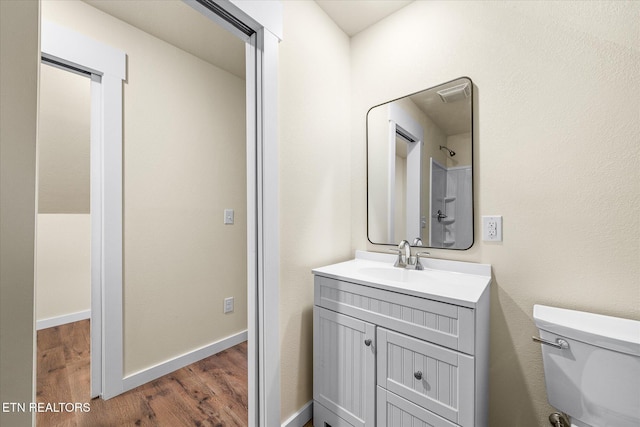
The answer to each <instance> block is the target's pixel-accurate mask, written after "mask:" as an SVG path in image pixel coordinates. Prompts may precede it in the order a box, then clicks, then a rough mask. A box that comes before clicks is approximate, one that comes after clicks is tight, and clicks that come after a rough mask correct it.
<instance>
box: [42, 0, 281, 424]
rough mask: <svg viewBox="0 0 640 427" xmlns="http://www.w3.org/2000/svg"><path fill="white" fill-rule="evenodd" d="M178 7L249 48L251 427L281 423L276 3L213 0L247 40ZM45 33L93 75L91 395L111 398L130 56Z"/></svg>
mask: <svg viewBox="0 0 640 427" xmlns="http://www.w3.org/2000/svg"><path fill="white" fill-rule="evenodd" d="M184 1H185V2H186V3H188V4H190V5H191V6H192V7H194V8H196V9H197V10H199V11H200V12H201V13H203V14H204V15H205V16H208V17H209V18H210V19H212V20H213V21H215V22H216V23H218V24H221V25H223V26H225V27H226V28H228V29H230V30H231V31H232V32H234V33H235V34H237V35H238V36H239V37H241V38H242V39H243V40H245V42H246V43H247V48H246V66H247V74H246V85H247V86H246V87H247V90H246V97H247V99H246V101H247V102H246V105H247V178H248V179H247V197H248V200H247V201H248V204H247V222H248V230H247V231H248V232H247V261H248V262H247V268H248V307H249V310H248V312H249V317H248V325H247V329H248V336H249V355H248V358H249V360H248V370H249V378H248V382H249V399H248V400H249V425H250V426H256V427H257V426H268V427H271V426H277V425H280V340H279V333H278V324H279V323H278V307H279V292H278V285H279V240H278V239H279V223H278V151H277V105H278V104H277V90H278V88H277V80H278V43H279V41H280V40H281V39H282V4H281V3H280V2H279V1H242V2H238V1H235V0H231V1H224V0H214V3H215V4H216V5H217V6H218V8H219V9H221V10H223V11H225V12H226V13H228V14H229V15H231V16H232V17H233V18H235V19H236V20H237V21H239V22H241V23H242V24H244V25H245V26H247V27H249V28H251V29H252V30H253V31H254V33H253V34H252V35H246V34H244V33H242V32H241V31H240V30H238V29H237V28H232V26H231V25H230V24H229V22H228V21H227V20H225V19H223V18H221V17H220V16H219V15H217V14H216V13H213V12H212V11H211V10H209V9H208V8H205V7H203V6H202V5H201V4H200V3H198V2H197V1H195V0H184ZM41 34H42V38H41V50H42V56H43V57H45V58H47V59H50V60H54V61H56V62H59V63H61V64H64V65H66V66H71V67H74V68H78V69H81V70H83V71H88V72H90V73H91V74H92V83H91V98H92V101H91V102H92V104H91V106H92V113H91V114H92V115H91V120H92V131H91V182H92V183H91V213H92V226H91V235H92V236H91V238H92V247H91V250H92V285H91V287H92V307H91V308H92V310H91V324H92V328H95V329H94V330H96V331H101V334H97V333H96V334H93V333H92V342H91V345H92V352H91V353H92V373H91V380H92V386H91V388H92V395H98V394H100V395H101V396H102V397H103V398H105V399H108V398H111V397H113V396H116V395H118V394H120V393H122V392H123V391H124V386H123V374H124V371H123V342H124V341H123V321H122V313H123V306H122V244H123V238H122V81H123V80H125V79H126V54H125V53H124V52H122V51H120V50H117V49H114V48H112V47H110V46H107V45H104V44H102V43H99V42H97V41H95V40H92V39H90V38H88V37H85V36H82V35H80V34H77V33H74V32H72V31H70V30H67V29H65V28H63V27H60V26H57V25H54V24H51V23H47V22H43V23H42V26H41ZM94 296H95V298H94ZM94 338H95V339H94ZM94 357H95V359H94ZM94 366H95V369H94ZM99 367H101V368H102V369H99Z"/></svg>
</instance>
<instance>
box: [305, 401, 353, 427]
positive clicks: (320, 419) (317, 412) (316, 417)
mask: <svg viewBox="0 0 640 427" xmlns="http://www.w3.org/2000/svg"><path fill="white" fill-rule="evenodd" d="M313 425H314V426H318V427H354V426H352V425H351V424H349V423H348V422H346V421H345V420H343V419H342V418H340V417H339V416H337V415H336V414H334V413H333V412H331V411H330V410H328V409H327V408H325V407H324V406H322V405H321V404H319V403H318V402H313Z"/></svg>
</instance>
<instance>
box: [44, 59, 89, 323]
mask: <svg viewBox="0 0 640 427" xmlns="http://www.w3.org/2000/svg"><path fill="white" fill-rule="evenodd" d="M90 128H91V80H90V79H89V78H88V77H87V76H81V75H79V74H75V73H71V72H69V71H65V70H61V69H59V68H56V67H52V66H50V65H46V64H41V65H40V105H39V109H38V217H37V233H36V235H37V237H36V320H43V319H49V318H54V317H60V316H65V315H68V314H72V313H77V312H80V311H86V310H90V309H91V292H90V291H91V259H90V256H91V217H90V215H89V183H90V177H89V169H90V168H89V161H90V160H89V153H90Z"/></svg>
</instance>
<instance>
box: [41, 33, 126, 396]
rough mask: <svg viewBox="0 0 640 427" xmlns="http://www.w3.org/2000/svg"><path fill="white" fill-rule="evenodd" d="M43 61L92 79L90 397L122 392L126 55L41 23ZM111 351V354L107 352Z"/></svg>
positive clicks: (79, 35) (76, 34)
mask: <svg viewBox="0 0 640 427" xmlns="http://www.w3.org/2000/svg"><path fill="white" fill-rule="evenodd" d="M41 51H42V53H41V54H42V57H43V58H44V59H45V60H47V61H48V62H54V63H58V64H60V65H61V66H62V67H63V68H66V67H71V68H72V69H73V68H75V69H77V70H80V71H83V72H88V73H90V74H91V143H90V145H91V202H90V206H91V329H92V333H91V395H92V397H94V396H98V395H102V396H104V397H112V396H115V395H116V394H119V393H120V392H121V390H122V343H123V341H122V81H123V80H125V78H126V55H125V53H124V52H122V51H120V50H118V49H115V48H113V47H111V46H107V45H105V44H102V43H100V42H97V41H95V40H93V39H90V38H88V37H86V36H83V35H82V34H78V33H75V32H73V31H70V30H68V29H66V28H64V27H61V26H59V25H56V24H53V23H51V22H46V21H44V22H42V26H41ZM105 352H106V353H105Z"/></svg>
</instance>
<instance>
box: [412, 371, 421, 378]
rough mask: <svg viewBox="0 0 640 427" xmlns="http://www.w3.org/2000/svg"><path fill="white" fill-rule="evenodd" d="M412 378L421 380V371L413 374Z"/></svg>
mask: <svg viewBox="0 0 640 427" xmlns="http://www.w3.org/2000/svg"><path fill="white" fill-rule="evenodd" d="M413 376H414V377H416V379H417V380H421V379H422V371H418V372H416V373H414V374H413Z"/></svg>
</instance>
